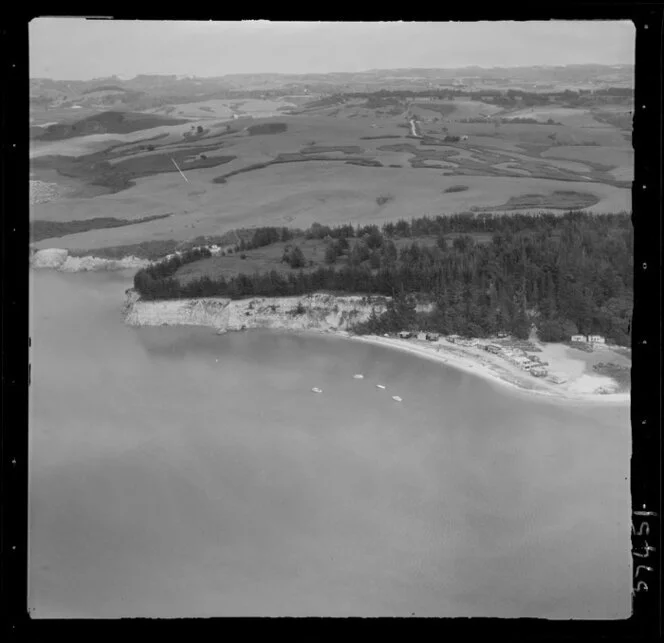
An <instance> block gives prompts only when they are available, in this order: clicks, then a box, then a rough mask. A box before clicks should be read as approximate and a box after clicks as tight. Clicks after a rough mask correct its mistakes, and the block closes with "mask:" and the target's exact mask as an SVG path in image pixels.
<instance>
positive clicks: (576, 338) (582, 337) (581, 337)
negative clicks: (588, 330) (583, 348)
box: [570, 335, 588, 342]
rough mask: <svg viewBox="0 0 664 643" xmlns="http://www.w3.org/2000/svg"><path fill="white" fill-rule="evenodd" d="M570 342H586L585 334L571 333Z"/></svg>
mask: <svg viewBox="0 0 664 643" xmlns="http://www.w3.org/2000/svg"><path fill="white" fill-rule="evenodd" d="M570 341H571V342H587V341H588V340H587V339H586V336H585V335H572V336H571V337H570Z"/></svg>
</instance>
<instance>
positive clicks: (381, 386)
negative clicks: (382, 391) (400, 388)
mask: <svg viewBox="0 0 664 643" xmlns="http://www.w3.org/2000/svg"><path fill="white" fill-rule="evenodd" d="M376 388H385V387H384V386H383V385H382V384H376Z"/></svg>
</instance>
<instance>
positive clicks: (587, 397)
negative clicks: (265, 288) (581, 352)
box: [313, 331, 631, 405]
mask: <svg viewBox="0 0 664 643" xmlns="http://www.w3.org/2000/svg"><path fill="white" fill-rule="evenodd" d="M313 332H318V331H313ZM321 332H322V334H329V335H336V336H339V337H343V338H345V339H351V340H353V341H360V342H364V343H367V344H373V345H375V346H383V347H385V348H391V349H393V350H400V351H402V352H405V353H409V354H410V355H413V356H415V357H420V358H423V359H428V360H430V361H433V362H437V363H439V364H443V365H445V366H450V367H451V368H454V369H456V370H459V371H463V372H464V373H469V374H471V375H477V376H478V377H480V378H482V379H484V380H486V381H490V382H492V383H494V384H500V385H502V386H507V387H509V388H510V389H512V390H517V391H521V392H522V393H526V394H534V395H538V396H541V397H544V398H546V399H549V400H551V401H565V402H580V403H585V404H611V405H614V404H615V405H625V404H627V405H628V404H629V403H630V398H631V396H630V394H629V393H606V394H598V393H585V394H584V393H575V392H573V391H569V390H565V389H561V388H560V385H555V384H552V385H549V384H548V382H543V381H541V380H537V379H535V378H534V377H533V376H532V375H530V374H525V375H521V374H517V373H515V372H513V371H512V369H510V368H508V367H507V366H505V367H502V365H497V364H491V363H490V362H489V360H486V361H485V362H482V361H480V360H478V359H477V358H476V357H475V355H473V354H472V353H471V352H470V351H464V350H461V349H456V348H454V349H453V348H450V347H447V346H444V345H443V344H437V345H436V346H435V347H434V346H426V345H423V344H416V343H415V342H413V341H409V340H403V339H396V338H392V337H389V338H388V337H379V336H376V335H353V334H351V333H345V332H343V333H339V332H336V333H335V332H332V333H329V332H325V331H321ZM437 349H439V350H437ZM500 371H502V372H500ZM512 378H513V379H512ZM528 378H529V379H528ZM531 380H532V381H531ZM520 381H523V382H528V384H532V386H524V385H522V384H521V383H520ZM554 387H555V388H554Z"/></svg>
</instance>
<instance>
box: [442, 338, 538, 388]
mask: <svg viewBox="0 0 664 643" xmlns="http://www.w3.org/2000/svg"><path fill="white" fill-rule="evenodd" d="M504 336H505V333H501V334H500V335H499V337H504ZM447 341H448V342H452V343H453V344H457V345H459V346H468V347H477V348H481V349H483V350H485V351H486V352H487V353H492V354H493V355H498V356H499V357H502V358H503V359H504V360H506V361H507V362H509V363H510V364H513V365H514V366H517V367H519V368H520V369H522V370H524V371H528V372H529V373H530V374H531V375H532V376H533V377H546V376H547V375H548V374H549V371H548V370H547V369H546V368H545V367H546V366H548V362H543V361H542V360H540V359H539V358H538V357H537V356H536V355H528V354H527V353H526V352H525V351H523V350H521V349H519V348H511V347H509V346H501V345H500V344H493V343H487V342H484V341H482V340H479V339H465V338H463V337H460V336H459V335H450V336H449V337H447Z"/></svg>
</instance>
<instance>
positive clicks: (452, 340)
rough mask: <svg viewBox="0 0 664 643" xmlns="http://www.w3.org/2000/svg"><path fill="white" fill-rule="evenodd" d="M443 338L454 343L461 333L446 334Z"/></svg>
mask: <svg viewBox="0 0 664 643" xmlns="http://www.w3.org/2000/svg"><path fill="white" fill-rule="evenodd" d="M445 339H446V340H447V341H448V342H451V343H452V344H456V343H457V342H458V341H459V340H460V339H461V335H448V336H447V337H446V338H445Z"/></svg>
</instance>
